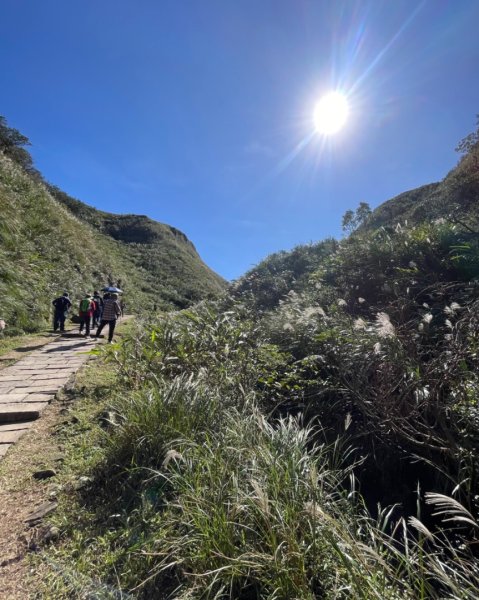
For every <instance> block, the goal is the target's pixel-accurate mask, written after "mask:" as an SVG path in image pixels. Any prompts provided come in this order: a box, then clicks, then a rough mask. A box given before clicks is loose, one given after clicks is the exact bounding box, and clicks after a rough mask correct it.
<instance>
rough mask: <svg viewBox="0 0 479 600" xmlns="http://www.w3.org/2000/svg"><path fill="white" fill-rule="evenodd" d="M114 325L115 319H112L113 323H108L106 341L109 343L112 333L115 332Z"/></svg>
mask: <svg viewBox="0 0 479 600" xmlns="http://www.w3.org/2000/svg"><path fill="white" fill-rule="evenodd" d="M115 325H116V319H113V321H110V322H109V323H108V328H109V329H108V341H109V342H111V341H112V339H113V332H114V331H115Z"/></svg>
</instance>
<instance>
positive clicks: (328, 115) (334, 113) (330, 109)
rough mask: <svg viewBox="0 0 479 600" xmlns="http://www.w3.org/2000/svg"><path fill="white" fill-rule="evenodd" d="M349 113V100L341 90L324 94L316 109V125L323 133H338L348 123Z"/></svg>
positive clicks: (319, 131) (317, 129)
mask: <svg viewBox="0 0 479 600" xmlns="http://www.w3.org/2000/svg"><path fill="white" fill-rule="evenodd" d="M348 113H349V107H348V102H347V100H346V98H345V96H344V95H343V94H341V93H340V92H330V93H329V94H327V95H326V96H323V98H321V100H320V101H319V102H318V104H317V105H316V107H315V109H314V126H315V129H316V131H317V132H318V133H320V134H322V135H333V134H334V133H337V132H338V131H339V130H340V129H341V128H342V127H343V125H344V124H345V123H346V121H347V118H348Z"/></svg>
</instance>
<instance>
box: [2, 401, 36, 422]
mask: <svg viewBox="0 0 479 600" xmlns="http://www.w3.org/2000/svg"><path fill="white" fill-rule="evenodd" d="M47 406H48V402H12V403H11V404H0V423H14V422H15V421H34V420H35V419H38V417H39V416H40V414H41V413H42V411H43V410H44V409H45V408H46V407H47Z"/></svg>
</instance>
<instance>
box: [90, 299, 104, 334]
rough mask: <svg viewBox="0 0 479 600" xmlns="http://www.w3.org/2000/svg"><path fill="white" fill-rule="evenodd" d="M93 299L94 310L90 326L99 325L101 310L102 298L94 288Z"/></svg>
mask: <svg viewBox="0 0 479 600" xmlns="http://www.w3.org/2000/svg"><path fill="white" fill-rule="evenodd" d="M93 300H94V302H95V311H94V313H93V321H92V327H99V326H100V322H101V314H102V312H103V299H102V297H101V296H100V294H99V293H98V292H97V291H96V290H95V291H94V292H93Z"/></svg>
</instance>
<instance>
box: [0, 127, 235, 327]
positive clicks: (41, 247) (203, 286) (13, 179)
mask: <svg viewBox="0 0 479 600" xmlns="http://www.w3.org/2000/svg"><path fill="white" fill-rule="evenodd" d="M11 132H14V134H15V130H12V129H10V128H8V127H7V126H6V123H5V120H4V119H3V120H0V215H1V217H0V316H1V318H4V319H5V320H6V321H7V323H8V325H9V330H10V331H11V332H14V331H15V330H16V329H18V330H24V331H35V330H38V329H39V328H42V327H44V326H45V324H46V323H47V322H48V321H49V320H50V316H51V301H52V299H53V298H54V297H56V296H57V295H58V294H60V293H61V292H63V290H68V291H69V292H70V293H71V294H72V295H73V299H74V301H76V300H77V299H79V298H80V296H81V295H82V294H83V293H85V291H92V290H93V289H96V288H99V287H102V286H103V285H106V284H109V283H115V284H119V285H121V286H122V288H123V289H124V291H125V295H124V300H125V303H126V305H127V307H128V308H129V309H130V310H132V311H134V312H142V311H146V312H148V311H152V310H153V309H154V308H155V307H156V308H157V309H172V308H184V307H186V306H189V305H190V304H192V303H194V302H197V301H198V300H200V299H203V298H212V297H215V296H217V295H218V294H220V293H221V292H222V290H224V288H225V286H226V282H225V281H224V280H223V279H222V278H221V277H220V276H218V275H217V274H216V273H214V272H213V271H212V270H211V269H209V268H208V267H207V266H206V265H205V263H204V262H203V261H202V260H201V258H200V257H199V255H198V253H197V252H196V250H195V247H194V246H193V244H192V243H191V242H190V241H189V240H188V238H187V237H186V236H185V235H184V234H183V233H182V232H181V231H179V230H178V229H175V228H174V227H170V226H169V225H164V224H162V223H157V222H155V221H153V220H151V219H149V218H148V217H145V216H136V215H113V214H109V213H106V212H102V211H98V210H96V209H94V208H92V207H90V206H87V205H86V204H84V203H82V202H80V201H78V200H75V199H73V198H70V197H69V196H68V195H67V194H65V193H63V192H62V191H61V190H59V189H58V188H56V187H54V186H51V185H49V184H46V183H45V182H44V181H43V179H42V176H41V174H40V173H38V171H36V170H35V169H34V168H33V167H32V163H31V159H30V156H29V154H28V152H26V150H24V148H23V147H19V146H18V144H20V145H25V144H26V142H25V140H26V138H24V137H23V136H20V134H19V133H18V132H16V134H15V135H12V133H11ZM18 136H20V137H18ZM12 138H13V142H12ZM27 142H28V140H27ZM15 143H17V146H16V145H15ZM19 150H20V151H22V152H20V154H18V151H19Z"/></svg>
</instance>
